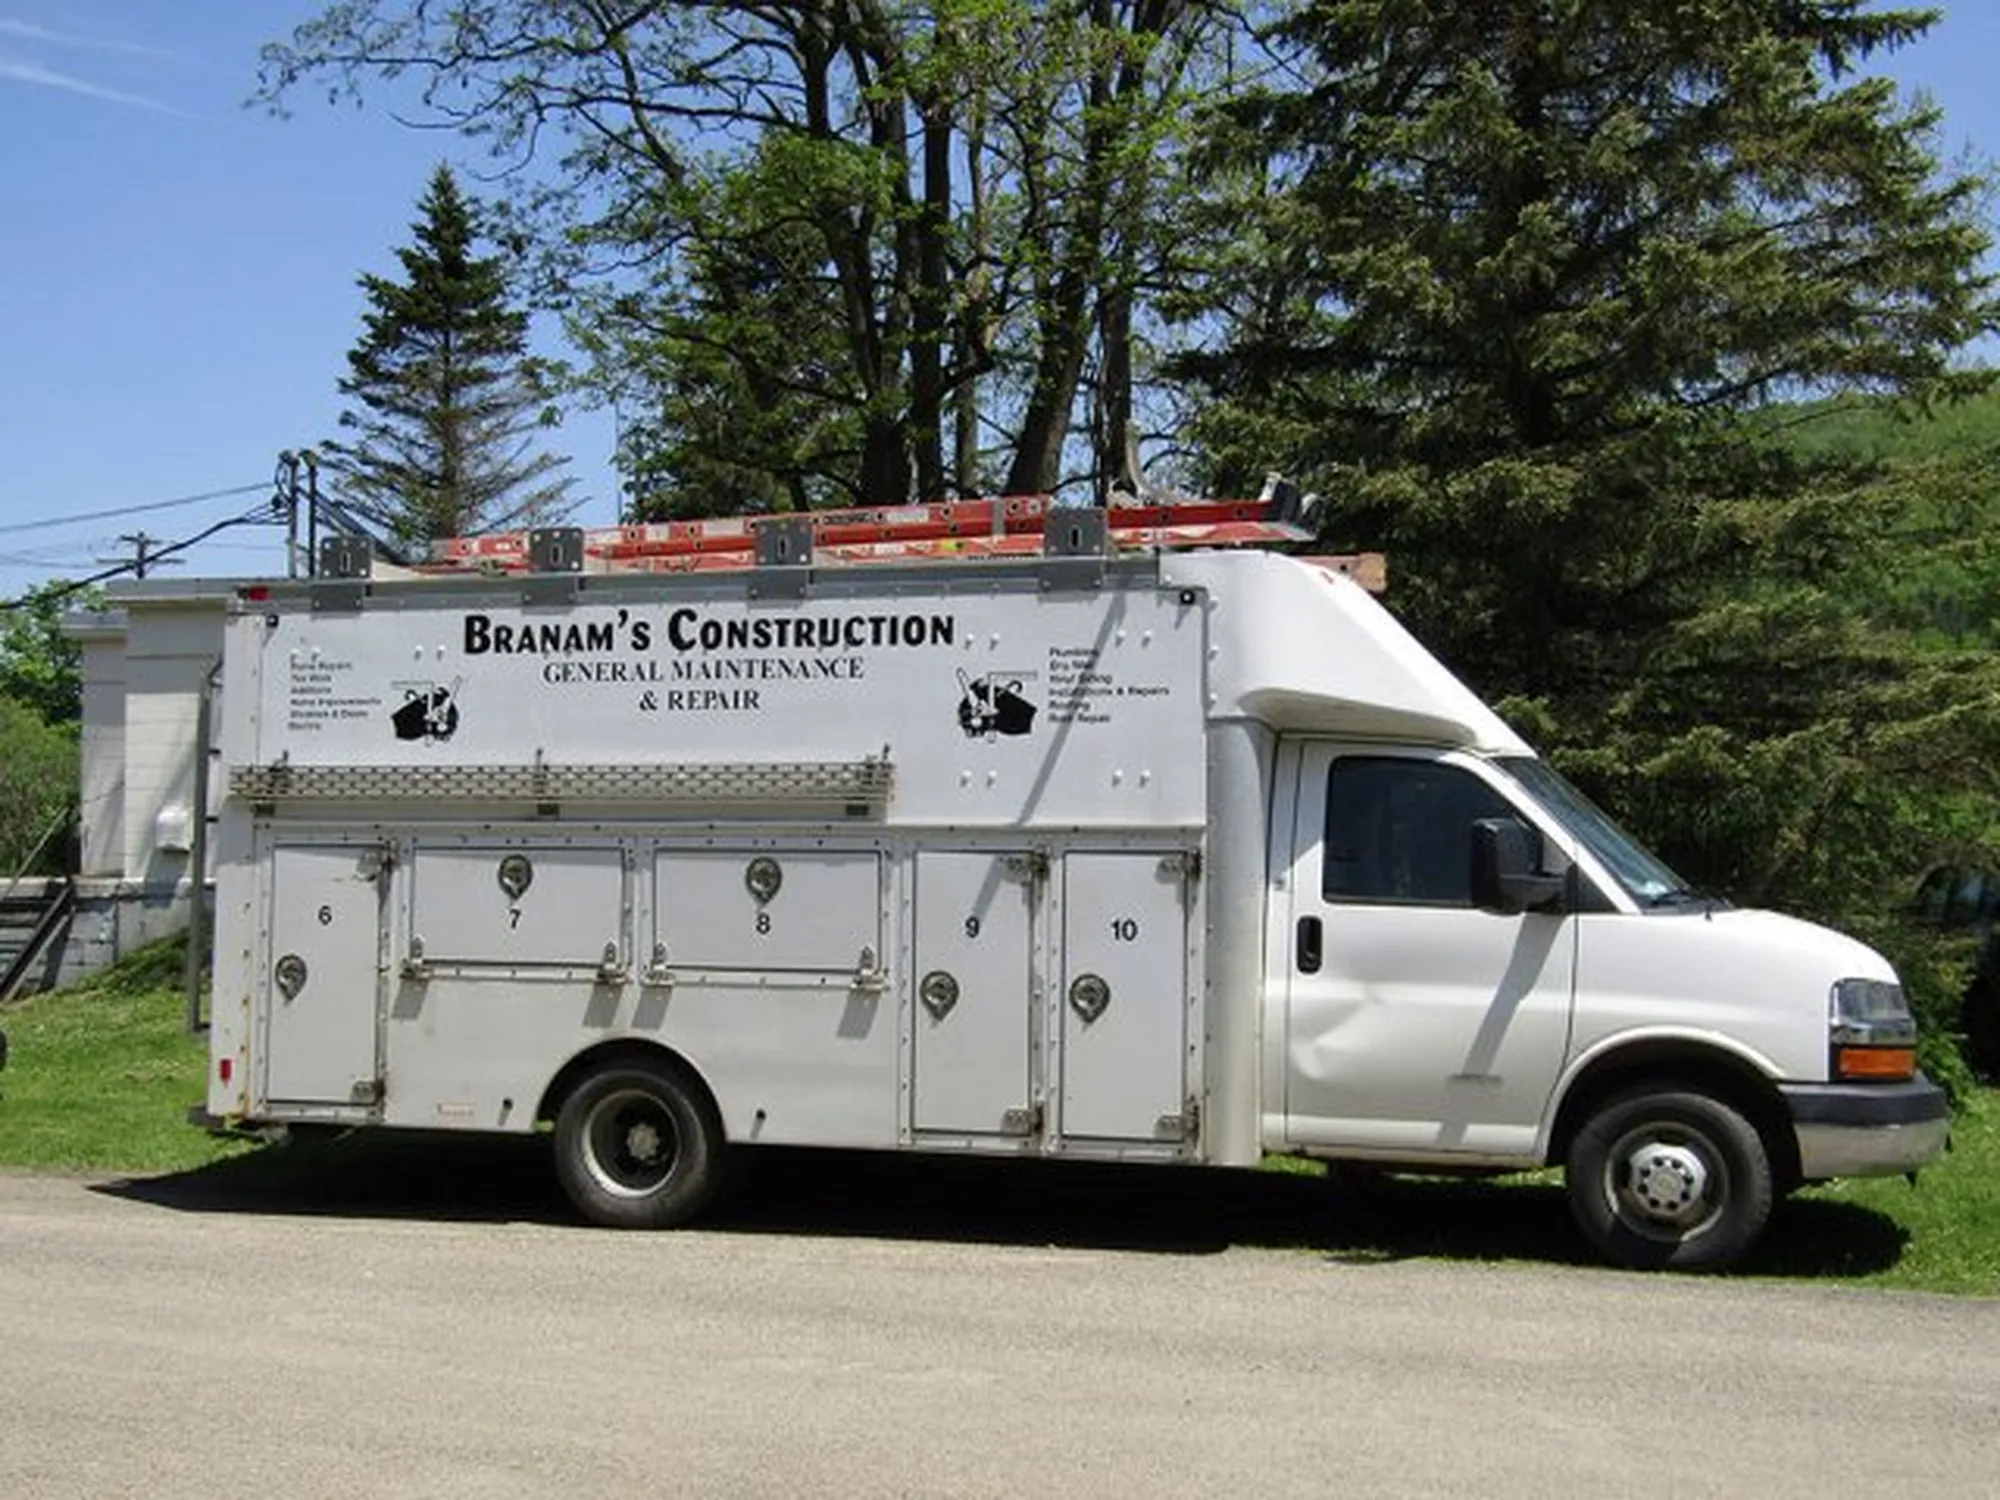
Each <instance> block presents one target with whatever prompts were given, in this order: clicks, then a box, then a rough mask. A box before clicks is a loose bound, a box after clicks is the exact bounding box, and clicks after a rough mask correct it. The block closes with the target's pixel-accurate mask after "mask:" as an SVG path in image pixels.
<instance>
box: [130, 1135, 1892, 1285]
mask: <svg viewBox="0 0 2000 1500" xmlns="http://www.w3.org/2000/svg"><path fill="white" fill-rule="evenodd" d="M730 1167H731V1170H730V1173H729V1177H728V1179H727V1185H726V1187H725V1188H724V1190H723V1192H722V1194H721V1195H720V1196H719V1198H718V1200H717V1201H716V1202H715V1203H714V1204H712V1205H711V1206H710V1208H709V1209H708V1211H707V1212H706V1213H705V1214H704V1215H703V1216H702V1218H701V1220H700V1222H699V1224H698V1225H697V1226H695V1229H694V1230H693V1231H692V1232H697V1233H699V1232H702V1231H704V1230H707V1231H727V1232H733V1233H743V1234H781V1235H790V1234H796V1235H839V1236H854V1237H863V1238H879V1239H901V1240H937V1241H959V1242H967V1243H987V1244H1003V1245H1037V1246H1041V1245H1052V1246H1058V1247H1063V1248H1073V1249H1118V1250H1130V1251H1140V1252H1151V1253H1157V1254H1168V1255H1203V1254H1214V1253H1218V1252H1220V1251H1223V1250H1227V1249H1229V1248H1231V1247H1234V1246H1257V1247H1264V1248H1274V1249H1293V1250H1299V1251H1302V1252H1310V1253H1314V1254H1317V1255H1320V1256H1323V1257H1326V1258H1328V1259H1331V1260H1338V1261H1341V1262H1346V1263H1355V1264H1366V1263H1369V1262H1375V1261H1397V1260H1407V1259H1413V1258H1420V1257H1422V1258H1435V1259H1442V1260H1465V1261H1495V1260H1529V1261H1540V1262H1544V1263H1547V1264H1558V1265H1593V1264H1595V1260H1594V1258H1593V1257H1592V1255H1591V1254H1590V1252H1589V1251H1588V1250H1587V1249H1586V1248H1585V1247H1584V1245H1583V1243H1582V1241H1581V1239H1580V1238H1579V1237H1578V1235H1577V1233H1576V1231H1575V1229H1574V1228H1573V1227H1572V1225H1571V1223H1570V1219H1569V1213H1568V1209H1567V1207H1566V1206H1565V1204H1564V1201H1563V1196H1562V1192H1561V1189H1560V1188H1559V1187H1558V1186H1556V1185H1555V1184H1554V1183H1553V1182H1551V1181H1548V1180H1544V1179H1539V1178H1537V1179H1518V1178H1517V1179H1507V1180H1498V1181H1486V1180H1458V1179H1440V1178H1422V1179H1419V1178H1408V1177H1388V1176H1372V1175H1371V1176H1342V1175H1335V1176H1329V1177H1321V1176H1318V1175H1310V1176H1308V1175H1302V1174H1298V1173H1291V1172H1282V1171H1192V1170H1184V1169H1183V1170H1175V1169H1172V1168H1162V1167H1142V1166H1115V1165H1105V1164H1094V1163H1047V1162H1026V1161H990V1160H968V1159H965V1158H949V1159H944V1158H927V1159H924V1158H916V1157H911V1156H897V1155H888V1154H882V1153H871V1152H845V1151H821V1150H815V1151H807V1150H787V1149H781V1148H771V1147H767V1148H762V1149H759V1150H756V1151H745V1152H739V1153H737V1154H736V1156H735V1157H733V1158H732V1160H731V1163H730ZM96 1190H97V1191H100V1192H104V1193H107V1194H110V1195H112V1196H115V1197H119V1198H126V1199H131V1200H135V1201H139V1202H144V1203H150V1204H155V1205H157V1206H160V1207H163V1208H169V1209H173V1210H176V1211H180V1212H187V1213H201V1214H286V1215H308V1216H320V1215H325V1216H338V1217H350V1218H377V1217H387V1218H406V1219H431V1220H437V1221H441V1222H453V1221H459V1222H475V1223H477V1222H489V1223H508V1222H527V1223H540V1224H551V1225H574V1224H577V1223H578V1220H577V1217H576V1214H575V1212H574V1210H572V1209H571V1208H570V1206H569V1204H568V1201H567V1200H566V1199H565V1198H564V1197H563V1196H562V1194H561V1192H560V1190H559V1189H558V1188H557V1186H556V1183H555V1174H554V1167H553V1164H552V1163H551V1161H550V1148H549V1142H548V1140H547V1138H546V1137H527V1138H523V1137H514V1136H508V1137H486V1136H464V1137H438V1136H399V1135H396V1134H393V1133H390V1132H384V1131H374V1132H365V1133H358V1134H355V1135H350V1136H344V1137H332V1138H327V1139H315V1140H310V1141H302V1142H297V1143H294V1144H290V1145H286V1146H283V1147H274V1148H265V1149H262V1150H259V1151H255V1152H252V1153H250V1154H248V1155H245V1156H241V1157H235V1158H232V1159H230V1160H227V1161H222V1162H218V1163H215V1164H213V1165H211V1166H206V1167H202V1168H199V1169H196V1170H193V1171H188V1172H178V1173H172V1174H168V1175H164V1176H158V1177H133V1178H126V1179H121V1180H116V1181H110V1182H105V1183H101V1184H99V1185H97V1188H96ZM1907 1237H1908V1236H1907V1232H1906V1231H1905V1230H1904V1229H1903V1228H1902V1227H1901V1226H1900V1225H1898V1224H1897V1223H1896V1222H1895V1221H1894V1220H1893V1219H1891V1218H1889V1217H1888V1216H1887V1215H1884V1214H1881V1213H1877V1212H1875V1211H1873V1210H1871V1209H1865V1208H1860V1207H1857V1206H1855V1205H1853V1204H1847V1203H1836V1202H1831V1201H1827V1200H1824V1199H1814V1198H1810V1197H1807V1198H1795V1199H1792V1200H1789V1201H1787V1202H1786V1203H1785V1204H1783V1205H1782V1206H1781V1207H1780V1209H1779V1211H1778V1216H1777V1219H1776V1221H1775V1222H1774V1223H1773V1225H1772V1228H1771V1232H1770V1234H1769V1235H1768V1236H1767V1237H1766V1239H1765V1242H1764V1246H1763V1248H1762V1249H1760V1250H1759V1252H1758V1253H1757V1254H1756V1255H1755V1256H1753V1257H1752V1258H1751V1259H1750V1260H1749V1261H1748V1262H1747V1263H1746V1264H1745V1265H1744V1266H1743V1267H1742V1268H1741V1271H1742V1273H1743V1274H1749V1275H1767V1276H1772V1275H1775V1276H1785V1277H1795V1278H1813V1277H1830V1276H1858V1275H1866V1274H1868V1273H1870V1272H1873V1271H1880V1270H1883V1269H1885V1268H1887V1267H1889V1266H1892V1265H1894V1264H1895V1263H1896V1261H1897V1260H1898V1259H1899V1258H1900V1256H1901V1255H1902V1252H1903V1248H1904V1244H1905V1241H1906V1239H1907Z"/></svg>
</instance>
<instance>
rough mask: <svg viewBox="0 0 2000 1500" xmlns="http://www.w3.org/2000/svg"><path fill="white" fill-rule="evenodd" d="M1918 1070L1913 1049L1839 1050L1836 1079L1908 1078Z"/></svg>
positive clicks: (1858, 1048) (1835, 1058)
mask: <svg viewBox="0 0 2000 1500" xmlns="http://www.w3.org/2000/svg"><path fill="white" fill-rule="evenodd" d="M1916 1071H1917V1052H1916V1049H1915V1048H1914V1047H1836V1048H1834V1049H1833V1076H1834V1077H1836V1078H1909V1077H1912V1076H1914V1075H1915V1073H1916Z"/></svg>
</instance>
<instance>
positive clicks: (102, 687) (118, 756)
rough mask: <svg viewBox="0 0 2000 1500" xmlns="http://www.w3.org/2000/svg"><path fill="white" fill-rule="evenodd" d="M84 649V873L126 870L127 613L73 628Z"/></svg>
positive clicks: (79, 804)
mask: <svg viewBox="0 0 2000 1500" xmlns="http://www.w3.org/2000/svg"><path fill="white" fill-rule="evenodd" d="M69 634H70V635H71V636H72V637H74V638H75V639H76V641H77V642H78V644H79V645H80V646H81V647H82V648H83V726H82V735H81V744H80V747H79V748H80V750H81V760H82V775H81V785H80V786H79V788H78V792H79V800H78V802H77V807H78V810H79V814H78V816H79V821H80V822H81V824H82V829H81V832H82V850H81V855H80V859H81V863H80V865H79V867H78V870H77V873H78V874H79V875H83V876H86V877H88V876H107V875H108V876H117V875H122V874H123V873H124V870H125V615H124V612H123V611H122V610H121V611H118V612H116V613H114V614H110V615H104V616H86V617H85V618H84V619H83V621H81V622H79V623H77V624H75V625H72V626H70V627H69Z"/></svg>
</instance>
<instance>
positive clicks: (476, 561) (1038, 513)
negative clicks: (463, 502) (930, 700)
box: [422, 477, 1382, 590]
mask: <svg viewBox="0 0 2000 1500" xmlns="http://www.w3.org/2000/svg"><path fill="white" fill-rule="evenodd" d="M1098 517H1101V518H1102V522H1101V525H1102V533H1101V535H1102V540H1101V542H1099V540H1098V532H1097V527H1098V525H1099V524H1100V523H1099V522H1098V520H1097V519H1096V518H1098ZM1316 520H1317V516H1316V512H1315V504H1314V499H1313V497H1309V496H1307V497H1302V496H1301V495H1300V494H1299V492H1298V488H1297V486H1295V485H1293V484H1291V483H1290V482H1289V481H1286V480H1283V479H1279V478H1276V477H1273V478H1272V479H1271V480H1269V481H1267V482H1266V484H1265V486H1264V492H1263V494H1262V495H1260V496H1259V497H1258V498H1257V499H1255V500H1197V499H1185V498H1179V497H1174V498H1162V497H1159V496H1152V495H1149V496H1144V497H1133V496H1114V497H1113V503H1112V504H1111V505H1110V506H1108V507H1104V508H1099V507H1095V506H1090V507H1071V506H1062V505H1058V504H1056V503H1055V501H1054V500H1053V499H1052V498H1051V497H1049V496H1047V495H1014V496H1002V497H995V498H989V499H981V500H951V501H942V502H938V503H934V504H924V505H893V506H877V507H866V508H861V509H854V510H826V511H806V512H792V513H786V514H775V515H761V516H724V517H716V518H714V519H709V520H699V521H655V522H645V523H638V524H633V525H626V526H599V527H590V528H576V527H569V528H557V527H551V528H541V529H537V530H532V531H508V532H497V533H494V534H491V535H488V536H472V537H451V538H446V539H444V540H441V541H437V542H434V543H432V545H431V553H430V559H429V561H428V563H426V564H424V565H423V566H422V571H424V572H427V573H460V572H493V573H517V572H546V571H560V572H586V573H689V572H711V571H733V570H737V569H744V568H750V567H754V566H757V565H758V564H759V563H770V562H773V561H778V562H792V563H809V564H811V565H813V566H829V565H839V564H848V563H855V564H859V563H871V562H894V561H910V560H918V559H933V558H968V559H970V558H993V557H1038V556H1042V555H1044V554H1045V553H1050V552H1070V553H1074V552H1077V551H1080V550H1081V551H1098V552H1108V553H1116V552H1126V551H1140V550H1161V549H1171V548H1183V547H1241V546H1271V545H1274V544H1297V543H1300V542H1307V541H1310V540H1312V538H1313V535H1314V530H1315V522H1316ZM1062 532H1070V533H1071V535H1070V536H1069V537H1068V539H1067V540H1065V541H1058V540H1057V536H1058V534H1059V533H1062ZM1315 560H1316V561H1319V562H1322V563H1324V564H1326V565H1329V566H1333V567H1336V568H1337V569H1338V570H1339V571H1342V572H1346V573H1349V574H1351V575H1352V576H1354V577H1355V578H1356V579H1357V580H1358V581H1360V582H1361V583H1362V584H1363V585H1364V587H1368V588H1371V589H1375V590H1379V589H1380V588H1381V586H1382V585H1381V573H1382V566H1381V559H1380V555H1379V554H1373V553H1367V554H1357V555H1355V556H1352V557H1339V558H1323V559H1315Z"/></svg>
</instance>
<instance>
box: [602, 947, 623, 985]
mask: <svg viewBox="0 0 2000 1500" xmlns="http://www.w3.org/2000/svg"><path fill="white" fill-rule="evenodd" d="M630 977H631V971H630V970H628V969H627V968H626V967H625V963H624V960H622V959H621V958H619V956H618V945H617V944H616V943H606V944H605V945H604V956H603V957H602V958H600V959H598V961H597V982H598V983H599V984H623V983H624V982H625V981H626V980H627V979H629V978H630Z"/></svg>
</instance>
